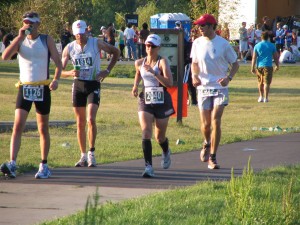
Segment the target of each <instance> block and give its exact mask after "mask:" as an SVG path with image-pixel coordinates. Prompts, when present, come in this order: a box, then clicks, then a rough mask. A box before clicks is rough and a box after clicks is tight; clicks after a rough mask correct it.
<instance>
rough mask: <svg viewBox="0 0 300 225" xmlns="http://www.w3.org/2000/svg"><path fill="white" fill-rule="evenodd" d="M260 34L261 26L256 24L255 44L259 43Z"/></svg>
mask: <svg viewBox="0 0 300 225" xmlns="http://www.w3.org/2000/svg"><path fill="white" fill-rule="evenodd" d="M261 33H262V30H261V24H260V23H258V24H256V30H255V32H254V38H255V44H257V43H259V42H261Z"/></svg>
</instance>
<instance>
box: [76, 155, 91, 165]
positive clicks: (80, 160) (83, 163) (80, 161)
mask: <svg viewBox="0 0 300 225" xmlns="http://www.w3.org/2000/svg"><path fill="white" fill-rule="evenodd" d="M87 165H88V163H87V160H86V157H84V156H82V157H81V158H80V159H79V161H78V162H77V163H75V167H86V166H87Z"/></svg>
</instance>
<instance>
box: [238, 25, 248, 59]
mask: <svg viewBox="0 0 300 225" xmlns="http://www.w3.org/2000/svg"><path fill="white" fill-rule="evenodd" d="M239 34H240V39H239V40H240V42H239V47H240V55H241V59H242V60H244V62H245V63H247V60H246V58H245V56H246V54H247V52H248V33H247V29H246V22H242V27H240V29H239Z"/></svg>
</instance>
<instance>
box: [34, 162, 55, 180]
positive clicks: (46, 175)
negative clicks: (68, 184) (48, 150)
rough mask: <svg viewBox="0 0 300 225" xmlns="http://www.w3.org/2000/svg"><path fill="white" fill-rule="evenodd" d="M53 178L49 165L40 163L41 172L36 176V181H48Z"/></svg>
mask: <svg viewBox="0 0 300 225" xmlns="http://www.w3.org/2000/svg"><path fill="white" fill-rule="evenodd" d="M50 176H51V172H50V170H49V168H48V165H47V164H43V163H40V168H39V171H38V172H37V173H36V174H35V178H36V179H46V178H49V177H50Z"/></svg>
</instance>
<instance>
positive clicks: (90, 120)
mask: <svg viewBox="0 0 300 225" xmlns="http://www.w3.org/2000/svg"><path fill="white" fill-rule="evenodd" d="M87 123H88V126H89V127H93V126H96V120H95V119H94V118H88V119H87Z"/></svg>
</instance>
